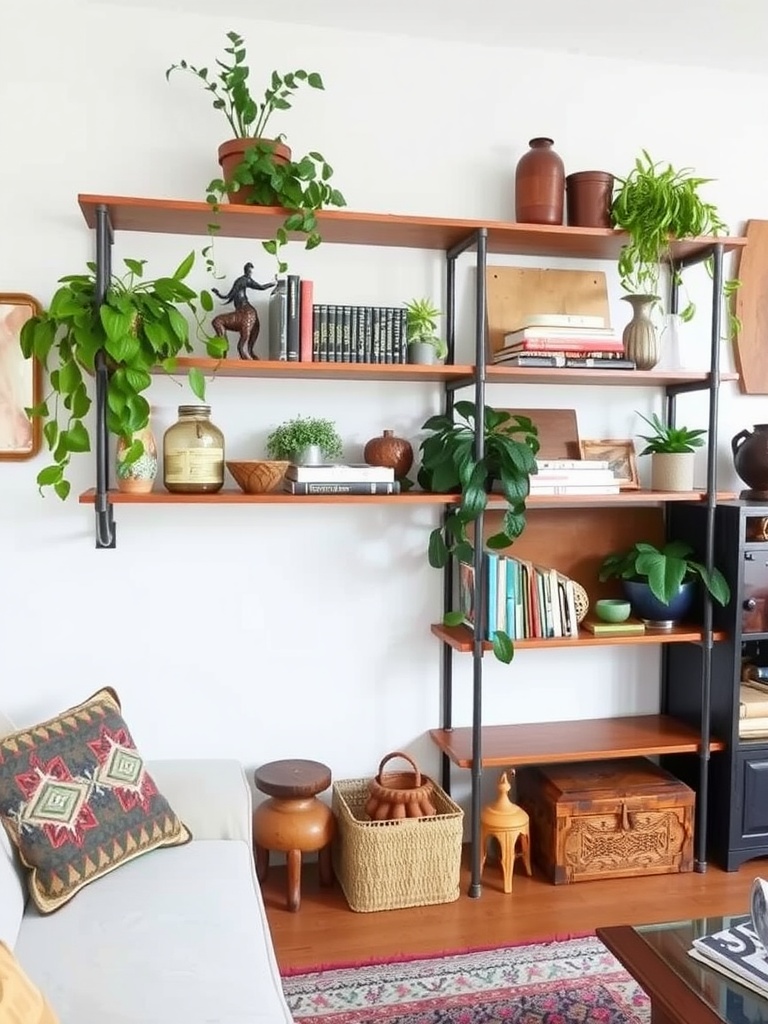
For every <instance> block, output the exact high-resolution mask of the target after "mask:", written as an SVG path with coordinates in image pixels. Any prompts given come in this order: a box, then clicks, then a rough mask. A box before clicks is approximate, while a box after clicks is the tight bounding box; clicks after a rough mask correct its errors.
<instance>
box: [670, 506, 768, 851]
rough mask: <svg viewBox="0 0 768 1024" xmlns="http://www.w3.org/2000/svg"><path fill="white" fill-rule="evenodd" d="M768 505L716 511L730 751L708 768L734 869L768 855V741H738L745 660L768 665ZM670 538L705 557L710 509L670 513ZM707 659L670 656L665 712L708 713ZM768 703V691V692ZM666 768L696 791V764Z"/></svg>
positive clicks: (717, 713)
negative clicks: (725, 591) (704, 705)
mask: <svg viewBox="0 0 768 1024" xmlns="http://www.w3.org/2000/svg"><path fill="white" fill-rule="evenodd" d="M766 526H768V504H757V503H755V502H746V501H731V502H723V503H722V504H719V505H718V506H717V508H716V510H715V534H714V541H715V545H714V563H715V565H716V566H717V567H718V568H719V569H721V570H722V572H723V573H724V574H725V576H726V578H727V580H728V583H729V585H730V587H731V600H730V602H729V604H728V606H727V607H726V608H721V607H720V606H719V605H717V604H715V605H713V626H714V629H715V630H716V631H719V630H722V631H723V632H724V633H725V638H724V639H722V640H719V641H716V642H715V643H714V644H713V647H712V670H711V693H710V719H709V720H710V727H711V732H712V736H713V737H715V738H717V739H720V740H721V741H722V742H723V743H724V745H725V749H724V750H723V751H721V752H717V753H713V754H712V759H711V762H710V770H709V791H708V795H707V805H708V815H707V818H708V848H709V853H710V855H711V856H712V857H713V859H714V860H715V861H717V863H719V864H720V865H721V866H722V867H724V868H725V869H726V870H728V871H735V870H736V869H737V868H738V867H739V865H740V864H742V863H743V862H744V861H746V860H749V859H750V858H752V857H764V856H767V855H768V736H763V737H760V738H755V739H745V738H741V737H740V736H739V704H740V701H739V684H740V682H741V676H742V663H743V662H744V661H745V660H746V661H752V662H754V663H755V664H764V665H766V666H768V539H766V540H763V539H762V537H763V536H765V530H764V527H766ZM668 532H669V536H670V537H674V538H676V539H679V540H686V541H688V542H689V543H691V544H692V545H693V546H694V548H695V549H696V553H697V555H698V556H699V557H701V555H702V552H703V550H704V542H705V538H706V510H705V509H703V508H701V507H699V506H696V505H689V504H685V505H680V506H675V507H673V508H670V509H669V517H668ZM700 656H701V654H700V653H698V652H696V651H694V650H693V649H689V648H688V645H679V646H676V647H675V649H669V650H667V651H666V653H665V658H666V666H665V672H664V683H663V692H662V705H663V709H664V710H665V711H666V712H667V713H668V714H672V715H675V716H677V717H679V718H683V719H685V720H687V721H690V722H692V723H693V722H697V721H698V720H699V717H700V715H701V701H702V691H701V686H700V685H699V680H700V677H701V669H700V665H699V658H700ZM766 699H768V693H766ZM663 760H664V764H665V765H666V767H668V768H670V770H672V771H674V772H675V774H676V775H678V777H680V778H683V779H684V781H686V782H688V783H689V785H691V786H693V787H694V788H697V779H696V776H695V774H694V773H693V772H692V771H691V764H690V761H689V759H686V758H682V757H674V756H673V757H668V758H665V759H663Z"/></svg>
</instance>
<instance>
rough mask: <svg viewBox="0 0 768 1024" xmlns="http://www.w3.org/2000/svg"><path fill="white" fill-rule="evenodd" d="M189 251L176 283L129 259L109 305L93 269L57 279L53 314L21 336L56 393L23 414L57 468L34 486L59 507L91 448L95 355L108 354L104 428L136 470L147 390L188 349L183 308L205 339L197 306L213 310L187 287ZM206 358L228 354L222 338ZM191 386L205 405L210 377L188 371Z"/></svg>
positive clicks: (204, 296)
mask: <svg viewBox="0 0 768 1024" xmlns="http://www.w3.org/2000/svg"><path fill="white" fill-rule="evenodd" d="M194 259H195V256H194V253H193V252H191V253H189V255H188V256H186V257H185V259H184V260H182V262H181V263H180V264H179V266H178V267H177V268H176V270H175V271H174V272H173V274H171V276H170V277H158V278H156V279H155V280H144V266H145V263H146V260H134V259H126V260H124V263H125V267H126V272H125V273H124V274H123V275H122V276H117V275H113V276H112V277H111V279H110V281H109V283H108V286H107V291H106V295H105V297H104V302H103V303H99V302H98V301H97V289H96V266H95V264H93V263H89V264H88V265H87V267H88V273H85V274H70V275H67V276H66V277H62V278H60V279H59V284H60V285H61V287H60V288H59V289H58V290H57V291H56V293H55V294H54V296H53V299H52V300H51V304H50V306H49V308H48V309H47V310H44V311H43V312H42V313H40V314H39V315H37V316H34V317H32V318H31V319H30V320H28V321H27V322H26V323H25V324H24V326H23V327H22V330H21V336H20V344H21V350H22V353H23V354H24V356H25V358H27V359H31V358H33V357H34V358H36V359H37V360H38V361H39V362H40V363H41V364H42V366H43V367H44V369H45V370H46V371H47V372H48V377H49V381H50V391H49V393H48V394H47V395H46V396H45V398H44V399H43V400H42V401H41V402H39V403H38V404H37V405H35V406H33V407H31V408H29V409H27V410H26V412H27V415H28V416H29V417H30V418H32V419H34V418H39V419H40V420H42V421H43V435H44V437H45V440H46V444H47V446H48V450H49V451H50V452H51V453H52V455H53V463H52V464H51V465H49V466H46V467H45V468H44V469H42V470H40V472H39V473H38V475H37V484H38V486H39V488H40V490H41V493H43V488H44V487H52V488H53V490H54V491H55V493H56V494H57V495H58V496H59V497H60V498H61V499H62V500H63V499H65V498H66V497H67V496H68V494H69V492H70V482H69V480H67V478H66V472H67V469H68V467H69V464H70V459H71V457H72V455H73V454H76V453H79V452H87V451H90V450H91V440H90V436H89V434H88V429H87V427H86V425H85V422H84V421H85V417H86V416H87V414H88V412H89V410H90V408H91V397H90V394H89V390H90V387H91V383H90V382H91V381H92V380H93V378H94V376H95V372H96V357H97V354H98V353H99V352H103V353H104V356H105V359H106V365H107V371H108V383H107V396H106V397H107V409H106V418H107V429H108V430H109V431H110V432H111V433H112V434H115V435H117V436H119V437H122V438H123V439H124V440H125V443H126V445H127V446H128V447H127V451H126V454H125V458H124V461H125V463H126V464H131V463H133V462H135V461H137V460H138V459H140V458H141V456H142V455H143V454H144V446H143V444H142V443H141V441H139V440H137V439H135V438H133V436H132V435H133V434H134V433H135V432H136V431H139V430H141V429H143V428H144V427H145V426H146V425H147V423H148V422H149V412H150V409H149V403H148V402H147V400H146V398H145V397H144V394H143V392H144V391H146V389H147V388H148V387H149V385H150V383H151V376H150V374H151V372H152V370H153V369H154V368H155V367H157V366H158V365H160V366H162V367H163V368H164V369H165V370H166V371H167V372H168V373H173V372H174V370H175V368H176V362H175V359H176V356H178V355H179V354H180V353H182V352H191V351H192V344H191V342H190V339H189V324H188V322H187V319H186V317H185V316H184V315H183V314H182V312H181V309H187V310H189V312H190V313H191V314H192V316H193V317H194V319H195V321H196V323H197V327H198V334H199V336H201V337H203V336H204V335H203V331H202V320H201V315H200V314H199V312H198V307H197V303H198V302H199V304H200V306H201V307H202V309H203V310H206V311H210V310H212V309H213V300H212V298H211V296H210V295H209V293H208V292H206V291H202V292H200V294H199V295H198V294H197V293H196V292H194V291H193V290H192V289H191V288H190V287H189V286H188V285H187V284H185V278H186V277H187V276H188V274H189V272H190V270H191V269H192V266H193V264H194ZM205 344H206V349H207V351H208V354H209V355H210V356H213V357H214V358H222V357H223V356H224V355H226V350H227V341H226V339H224V338H218V337H205ZM189 385H190V387H191V389H192V391H193V393H194V394H195V395H196V396H197V397H198V398H200V399H203V398H204V397H205V380H204V378H203V375H202V373H201V372H200V370H199V369H197V368H192V369H190V371H189Z"/></svg>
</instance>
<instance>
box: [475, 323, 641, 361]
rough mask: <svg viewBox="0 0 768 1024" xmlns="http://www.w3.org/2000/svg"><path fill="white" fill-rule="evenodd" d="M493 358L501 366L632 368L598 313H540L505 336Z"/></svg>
mask: <svg viewBox="0 0 768 1024" xmlns="http://www.w3.org/2000/svg"><path fill="white" fill-rule="evenodd" d="M493 361H494V363H496V364H497V365H502V366H534V367H536V366H539V367H546V366H554V367H567V368H569V369H601V368H602V369H608V370H634V369H635V363H634V361H633V360H632V359H627V358H625V356H624V345H623V343H622V340H621V338H619V337H618V336H617V335H616V334H615V333H614V332H613V330H612V329H611V328H610V327H609V326H607V325H606V323H605V318H604V317H601V316H577V315H571V314H556V313H541V314H535V315H531V316H528V317H527V318H526V320H525V322H524V323H522V324H519V325H518V326H517V327H516V328H515V329H514V330H511V331H508V332H507V333H506V334H505V335H504V345H503V346H502V348H501V349H499V350H498V351H497V352H495V353H494V356H493Z"/></svg>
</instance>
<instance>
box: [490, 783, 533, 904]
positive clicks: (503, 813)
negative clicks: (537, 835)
mask: <svg viewBox="0 0 768 1024" xmlns="http://www.w3.org/2000/svg"><path fill="white" fill-rule="evenodd" d="M511 774H512V775H514V768H513V769H511ZM510 788H511V787H510V784H509V778H508V776H507V772H502V773H501V775H500V776H499V795H498V796H497V798H496V799H495V800H494V802H493V803H492V804H488V805H487V806H486V807H484V808H483V809H482V811H481V812H480V844H481V849H482V854H481V857H480V872H481V873H482V870H483V868H484V866H485V860H486V856H487V854H488V840H489V839H495V840H496V842H497V843H498V844H499V853H500V858H501V873H502V878H503V879H504V892H512V875H513V874H514V870H515V858H516V856H517V855H518V853H519V854H520V856H521V857H522V861H523V866H524V867H525V870H526V873H527V874H528V875H530V874H531V841H530V831H529V818H528V815H527V813H526V812H525V811H524V810H523V808H522V807H520V806H519V805H518V804H515V803H512V801H511V800H510V799H509V791H510ZM518 841H519V844H520V847H519V849H518Z"/></svg>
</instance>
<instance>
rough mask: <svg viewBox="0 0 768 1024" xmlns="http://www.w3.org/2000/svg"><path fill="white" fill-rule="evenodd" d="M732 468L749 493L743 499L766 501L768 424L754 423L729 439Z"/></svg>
mask: <svg viewBox="0 0 768 1024" xmlns="http://www.w3.org/2000/svg"><path fill="white" fill-rule="evenodd" d="M731 450H732V451H733V466H734V469H735V470H736V472H737V473H738V474H739V476H740V477H741V479H742V480H743V481H744V483H745V484H746V485H747V486H748V487H749V491H748V492H745V491H742V495H741V496H742V497H743V498H756V499H758V500H760V501H765V500H768V423H756V424H755V425H754V427H752V429H751V430H748V429H746V428H745V429H744V430H740V431H739V433H738V434H736V435H735V437H733V438H732V439H731Z"/></svg>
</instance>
